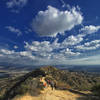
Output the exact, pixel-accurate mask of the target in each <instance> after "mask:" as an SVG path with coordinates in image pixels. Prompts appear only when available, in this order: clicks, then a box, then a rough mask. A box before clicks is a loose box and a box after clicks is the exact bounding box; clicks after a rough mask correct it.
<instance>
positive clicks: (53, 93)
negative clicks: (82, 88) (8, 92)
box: [16, 87, 80, 100]
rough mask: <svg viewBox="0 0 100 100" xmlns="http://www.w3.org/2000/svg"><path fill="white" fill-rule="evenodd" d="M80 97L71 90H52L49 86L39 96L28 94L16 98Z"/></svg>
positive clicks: (61, 99)
mask: <svg viewBox="0 0 100 100" xmlns="http://www.w3.org/2000/svg"><path fill="white" fill-rule="evenodd" d="M78 97H80V95H76V94H73V93H71V92H69V91H60V90H52V89H51V88H50V87H48V88H45V89H44V91H42V94H41V95H39V96H37V97H35V96H33V97H32V96H29V95H26V96H23V97H21V98H19V99H16V100H77V98H78Z"/></svg>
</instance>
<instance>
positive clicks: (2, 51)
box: [0, 49, 14, 55]
mask: <svg viewBox="0 0 100 100" xmlns="http://www.w3.org/2000/svg"><path fill="white" fill-rule="evenodd" d="M0 52H1V53H2V54H7V55H10V54H13V53H14V51H13V50H7V49H1V50H0Z"/></svg>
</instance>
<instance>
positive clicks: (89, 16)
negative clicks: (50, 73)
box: [0, 0, 100, 66]
mask: <svg viewBox="0 0 100 100" xmlns="http://www.w3.org/2000/svg"><path fill="white" fill-rule="evenodd" d="M99 4H100V0H0V65H9V66H10V65H15V66H40V65H61V64H62V65H100V61H99V59H100V13H99V9H100V6H99Z"/></svg>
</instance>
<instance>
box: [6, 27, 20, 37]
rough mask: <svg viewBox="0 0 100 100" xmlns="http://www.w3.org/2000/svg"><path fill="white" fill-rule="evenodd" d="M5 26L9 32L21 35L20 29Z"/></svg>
mask: <svg viewBox="0 0 100 100" xmlns="http://www.w3.org/2000/svg"><path fill="white" fill-rule="evenodd" d="M5 28H6V29H8V30H9V31H10V32H13V33H16V34H17V35H18V36H20V35H22V32H21V30H19V29H17V28H15V27H12V26H6V27H5Z"/></svg>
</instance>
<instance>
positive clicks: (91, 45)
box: [76, 40, 100, 50]
mask: <svg viewBox="0 0 100 100" xmlns="http://www.w3.org/2000/svg"><path fill="white" fill-rule="evenodd" d="M76 48H77V49H79V50H95V49H97V48H100V40H94V41H91V42H86V43H84V44H83V45H78V46H76Z"/></svg>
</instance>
